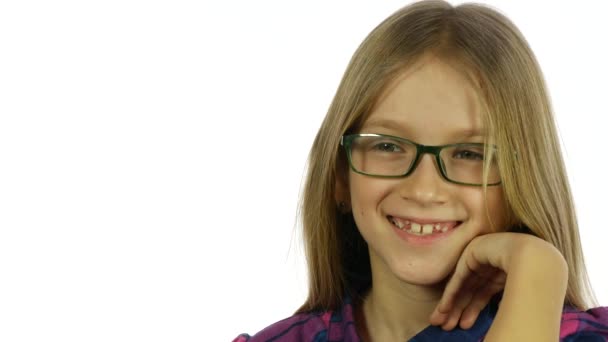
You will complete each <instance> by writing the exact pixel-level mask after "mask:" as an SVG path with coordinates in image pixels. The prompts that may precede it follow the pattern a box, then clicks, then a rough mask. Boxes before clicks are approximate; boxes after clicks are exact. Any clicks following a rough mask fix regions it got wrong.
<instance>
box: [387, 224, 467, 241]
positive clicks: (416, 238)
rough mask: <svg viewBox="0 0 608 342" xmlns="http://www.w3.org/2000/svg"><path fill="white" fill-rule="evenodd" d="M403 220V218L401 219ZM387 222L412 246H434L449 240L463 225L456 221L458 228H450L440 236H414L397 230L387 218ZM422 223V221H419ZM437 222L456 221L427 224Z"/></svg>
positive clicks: (439, 234)
mask: <svg viewBox="0 0 608 342" xmlns="http://www.w3.org/2000/svg"><path fill="white" fill-rule="evenodd" d="M400 218H401V217H400ZM408 219H409V220H412V221H416V219H413V218H411V219H410V218H408ZM387 221H388V223H389V224H390V225H391V227H392V228H393V231H394V232H395V234H396V235H397V236H398V237H399V238H400V239H401V240H403V241H405V242H407V243H408V244H410V245H430V244H434V243H436V242H439V241H441V240H443V239H446V238H448V237H449V236H451V235H452V233H453V232H454V231H455V230H457V229H458V227H460V225H461V224H462V223H463V222H462V221H456V222H458V223H457V224H456V226H454V227H453V228H450V229H449V230H448V231H447V232H445V233H438V234H430V235H414V234H410V233H408V232H406V231H405V230H401V229H399V228H397V227H396V226H395V225H394V224H393V223H392V222H391V221H390V220H389V219H388V217H387ZM417 222H420V221H417ZM436 222H454V220H452V221H445V220H444V221H437V220H436V221H430V222H429V221H428V220H427V222H426V223H436ZM420 223H422V222H420Z"/></svg>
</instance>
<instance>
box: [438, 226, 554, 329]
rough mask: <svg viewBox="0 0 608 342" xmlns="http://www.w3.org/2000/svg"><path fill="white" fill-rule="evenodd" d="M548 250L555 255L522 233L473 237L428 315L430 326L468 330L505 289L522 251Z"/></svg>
mask: <svg viewBox="0 0 608 342" xmlns="http://www.w3.org/2000/svg"><path fill="white" fill-rule="evenodd" d="M529 247H532V248H529ZM549 249H552V250H554V251H553V253H555V248H554V247H553V246H552V245H551V244H549V243H548V242H546V241H544V240H542V239H540V238H537V237H535V236H532V235H528V234H522V233H509V232H503V233H491V234H486V235H481V236H478V237H476V238H474V239H473V240H471V242H470V243H469V244H468V245H467V247H466V248H465V249H464V251H463V252H462V254H461V256H460V259H459V260H458V263H457V264H456V267H455V269H454V272H453V275H452V277H451V278H450V280H449V281H448V283H447V285H446V287H445V290H444V292H443V296H442V298H441V300H440V301H439V303H438V304H437V307H436V308H435V311H433V313H432V314H431V317H430V322H431V324H433V325H441V326H442V329H444V330H452V329H454V328H455V327H456V325H457V324H458V323H459V322H460V327H461V328H462V329H469V328H470V327H472V326H473V324H474V323H475V321H476V320H477V317H478V315H479V313H480V312H481V311H482V310H483V308H484V307H485V306H486V305H487V304H488V303H489V301H490V299H491V298H492V296H494V295H495V294H496V293H498V292H500V291H501V290H503V289H504V288H505V284H506V281H507V274H508V273H509V266H511V264H512V263H513V262H514V260H515V261H519V260H521V259H522V257H520V255H521V254H522V253H523V252H524V251H530V250H536V251H540V250H549ZM558 255H559V253H558ZM560 256H561V255H560Z"/></svg>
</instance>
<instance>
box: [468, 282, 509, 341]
mask: <svg viewBox="0 0 608 342" xmlns="http://www.w3.org/2000/svg"><path fill="white" fill-rule="evenodd" d="M503 278H506V277H503ZM503 288H504V280H503V279H498V278H496V279H493V280H491V281H490V282H488V283H487V284H486V285H485V286H483V287H482V288H481V289H480V290H479V291H478V292H477V293H476V294H475V295H474V296H473V298H472V300H471V301H470V303H469V305H468V306H467V307H466V309H465V310H464V311H463V313H462V315H461V317H460V327H461V328H462V329H469V328H471V327H472V326H473V325H474V324H475V322H476V321H477V317H478V316H479V313H480V312H481V311H482V310H483V309H484V308H485V307H486V305H488V303H489V302H490V300H491V299H492V297H493V296H494V295H495V294H497V293H498V292H500V291H501V290H502V289H503Z"/></svg>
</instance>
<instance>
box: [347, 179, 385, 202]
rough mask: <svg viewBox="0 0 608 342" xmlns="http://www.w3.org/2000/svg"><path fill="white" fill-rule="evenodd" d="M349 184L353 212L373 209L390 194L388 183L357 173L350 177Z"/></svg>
mask: <svg viewBox="0 0 608 342" xmlns="http://www.w3.org/2000/svg"><path fill="white" fill-rule="evenodd" d="M349 184H350V194H351V201H352V206H353V210H355V209H358V211H368V210H370V209H373V208H374V207H376V206H377V205H378V203H380V201H381V200H382V199H383V198H384V197H386V195H387V194H388V193H389V192H390V186H389V185H390V184H388V182H386V181H383V180H382V179H374V178H370V177H366V176H363V175H360V174H357V173H353V174H351V175H350V181H349Z"/></svg>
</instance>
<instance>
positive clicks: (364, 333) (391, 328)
mask: <svg viewBox="0 0 608 342" xmlns="http://www.w3.org/2000/svg"><path fill="white" fill-rule="evenodd" d="M370 261H371V263H372V284H381V286H380V285H377V286H372V288H371V289H370V291H369V293H368V294H367V295H366V296H365V298H364V299H363V301H362V303H360V305H358V307H357V309H356V317H355V319H356V323H355V324H356V326H357V329H358V330H359V335H360V336H361V338H362V340H363V341H366V342H371V341H407V340H409V339H410V338H411V337H413V336H415V335H416V334H417V333H419V332H420V331H421V330H423V329H424V328H426V327H427V326H429V324H430V323H429V317H430V315H431V313H432V312H433V310H434V309H435V306H436V305H437V303H438V302H439V299H441V295H442V293H443V288H444V286H445V284H444V283H441V284H436V285H431V286H427V285H416V284H409V283H405V282H403V281H401V280H399V279H397V278H396V277H394V276H393V275H392V274H388V273H389V272H388V271H389V270H387V268H386V265H384V266H385V267H378V266H380V265H374V263H377V262H381V261H379V260H378V258H374V256H372V254H371V251H370Z"/></svg>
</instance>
